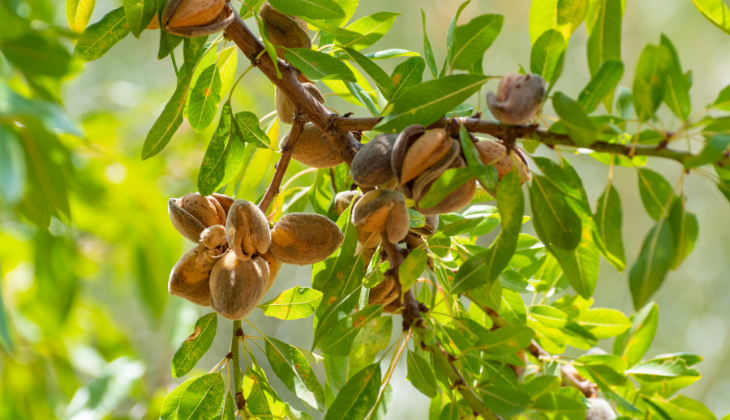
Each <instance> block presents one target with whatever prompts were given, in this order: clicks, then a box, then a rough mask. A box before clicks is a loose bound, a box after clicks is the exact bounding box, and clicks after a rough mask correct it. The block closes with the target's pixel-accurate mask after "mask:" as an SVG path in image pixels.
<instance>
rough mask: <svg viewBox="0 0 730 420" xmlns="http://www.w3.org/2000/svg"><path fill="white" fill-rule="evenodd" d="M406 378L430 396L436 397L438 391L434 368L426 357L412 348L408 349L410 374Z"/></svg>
mask: <svg viewBox="0 0 730 420" xmlns="http://www.w3.org/2000/svg"><path fill="white" fill-rule="evenodd" d="M406 379H408V380H409V381H410V382H411V384H412V385H413V386H414V387H415V388H416V389H417V390H419V391H421V392H422V393H423V394H425V395H426V396H427V397H429V398H434V397H435V396H436V394H437V392H438V385H437V384H436V375H435V374H434V371H433V368H432V367H431V366H430V365H429V364H428V362H427V361H426V359H424V358H423V357H422V356H419V355H418V354H416V353H414V352H412V351H410V350H409V351H408V375H406Z"/></svg>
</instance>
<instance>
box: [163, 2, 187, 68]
mask: <svg viewBox="0 0 730 420" xmlns="http://www.w3.org/2000/svg"><path fill="white" fill-rule="evenodd" d="M165 3H166V2H165V1H161V2H160V5H161V7H162V8H164V7H165ZM162 8H159V9H158V10H157V16H160V15H161V14H162ZM183 39H184V38H183V37H180V36H177V35H173V34H171V33H168V32H166V31H165V30H164V29H160V48H159V51H158V52H157V59H158V60H162V59H163V58H165V57H167V56H168V55H170V53H172V51H173V50H175V48H177V46H178V45H180V43H181V42H182V41H183Z"/></svg>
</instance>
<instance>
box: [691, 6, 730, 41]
mask: <svg viewBox="0 0 730 420" xmlns="http://www.w3.org/2000/svg"><path fill="white" fill-rule="evenodd" d="M692 3H694V5H695V7H696V8H697V10H699V11H700V13H702V16H704V17H705V18H707V20H709V21H710V22H712V24H713V25H715V26H717V27H718V28H720V29H721V30H722V31H723V32H725V33H727V34H730V9H729V8H728V7H727V4H725V3H723V1H722V0H692Z"/></svg>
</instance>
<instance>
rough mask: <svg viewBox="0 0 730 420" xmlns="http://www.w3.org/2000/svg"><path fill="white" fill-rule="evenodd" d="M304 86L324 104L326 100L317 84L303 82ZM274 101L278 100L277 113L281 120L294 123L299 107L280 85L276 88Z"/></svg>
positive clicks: (285, 122)
mask: <svg viewBox="0 0 730 420" xmlns="http://www.w3.org/2000/svg"><path fill="white" fill-rule="evenodd" d="M302 87H303V88H304V89H306V90H307V92H309V94H310V95H312V97H313V98H314V99H316V100H317V101H319V103H321V104H323V103H324V102H325V99H324V96H322V92H320V91H319V89H317V86H315V85H314V83H302ZM274 102H276V114H277V115H278V116H279V120H280V121H281V122H283V123H284V124H294V113H295V112H296V110H297V109H296V107H295V106H294V104H293V103H291V101H290V100H289V98H288V97H287V96H286V94H285V93H284V92H282V91H281V90H280V89H279V88H278V87H277V88H275V89H274Z"/></svg>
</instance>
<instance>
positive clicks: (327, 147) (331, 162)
mask: <svg viewBox="0 0 730 420" xmlns="http://www.w3.org/2000/svg"><path fill="white" fill-rule="evenodd" d="M289 134H291V133H287V134H286V135H285V136H284V138H283V139H282V140H281V149H284V148H286V147H287V143H288V142H289ZM292 158H294V160H296V161H297V162H301V163H303V164H305V165H307V166H311V167H313V168H319V169H322V168H332V167H335V166H337V165H339V164H340V163H342V162H343V160H342V155H340V152H338V151H337V150H335V148H334V147H332V143H330V141H329V139H328V138H327V136H326V135H324V133H322V132H321V131H320V130H319V128H317V126H315V125H314V124H312V123H306V124H304V128H303V129H302V133H301V134H300V135H299V139H298V140H297V142H296V145H295V147H294V151H293V152H292Z"/></svg>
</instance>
